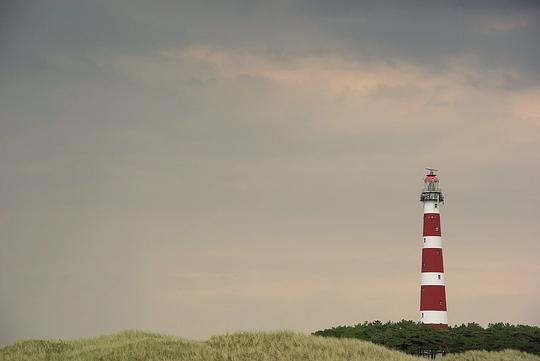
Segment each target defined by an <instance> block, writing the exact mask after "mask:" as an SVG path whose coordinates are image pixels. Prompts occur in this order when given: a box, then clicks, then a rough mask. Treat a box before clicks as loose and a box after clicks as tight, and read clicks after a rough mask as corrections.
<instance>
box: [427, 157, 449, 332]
mask: <svg viewBox="0 0 540 361" xmlns="http://www.w3.org/2000/svg"><path fill="white" fill-rule="evenodd" d="M427 170H428V171H429V173H428V174H427V175H426V178H425V179H424V189H422V194H421V195H420V201H421V202H423V204H424V232H423V243H422V245H423V247H422V281H421V286H420V321H421V322H422V323H425V324H429V325H431V327H433V328H435V329H448V316H447V310H446V292H445V283H444V267H443V253H442V239H441V217H440V212H439V205H440V204H441V203H443V202H444V196H443V194H442V191H441V189H440V188H439V178H438V177H437V175H436V174H435V172H436V171H437V170H436V169H431V168H427Z"/></svg>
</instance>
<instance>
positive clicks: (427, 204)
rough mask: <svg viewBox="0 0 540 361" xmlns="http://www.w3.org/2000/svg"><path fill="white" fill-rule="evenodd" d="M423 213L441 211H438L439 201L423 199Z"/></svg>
mask: <svg viewBox="0 0 540 361" xmlns="http://www.w3.org/2000/svg"><path fill="white" fill-rule="evenodd" d="M424 213H441V212H439V203H438V202H435V201H424Z"/></svg>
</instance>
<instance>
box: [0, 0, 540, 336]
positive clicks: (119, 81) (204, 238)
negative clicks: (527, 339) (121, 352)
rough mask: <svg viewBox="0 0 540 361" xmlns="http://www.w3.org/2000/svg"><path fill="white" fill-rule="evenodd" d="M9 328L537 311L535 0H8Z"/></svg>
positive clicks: (23, 331) (539, 83)
mask: <svg viewBox="0 0 540 361" xmlns="http://www.w3.org/2000/svg"><path fill="white" fill-rule="evenodd" d="M0 54H1V55H0V344H6V343H10V342H13V341H14V340H16V339H20V338H37V337H39V338H43V337H70V338H71V337H82V336H94V335H99V334H104V333H112V332H116V331H119V330H123V329H132V328H137V329H144V330H149V331H157V332H161V333H167V334H175V335H178V336H182V337H189V338H206V337H208V336H210V335H212V334H218V333H223V332H228V331H237V330H276V329H293V330H297V331H302V332H311V331H315V330H318V329H321V328H326V327H330V326H335V325H340V324H355V323H357V322H362V321H364V320H374V319H379V320H383V321H386V320H394V321H397V320H401V319H403V318H405V319H412V320H417V319H418V314H419V312H418V309H419V290H420V257H421V228H422V207H421V203H420V202H419V191H420V189H421V187H422V185H423V183H422V180H423V176H424V174H425V170H424V167H429V166H430V167H436V168H439V169H440V172H439V175H440V179H441V187H442V188H443V190H444V191H445V193H446V195H447V197H446V198H447V199H446V205H445V206H444V207H443V209H442V228H443V242H444V256H445V271H446V279H447V299H448V317H449V323H450V324H460V323H466V322H473V321H475V322H479V323H481V324H484V325H486V324H487V323H489V322H499V321H502V322H510V323H525V324H531V325H540V307H539V305H540V280H539V275H540V262H539V261H538V260H539V259H540V236H539V231H538V224H539V218H540V208H539V207H540V206H539V202H540V167H539V165H540V7H539V6H535V5H533V4H532V2H530V3H529V2H525V1H475V2H474V4H473V2H470V1H440V2H432V1H411V2H408V3H407V4H404V3H403V2H400V1H352V0H339V1H336V0H332V1H322V0H317V1H307V0H305V1H300V0H299V1H276V0H272V1H265V2H262V1H215V2H212V1H177V2H175V1H151V2H148V1H131V0H129V1H127V0H126V1H92V2H88V1H84V2H83V1H78V2H77V1H67V0H66V1H24V2H22V1H8V0H4V1H1V2H0Z"/></svg>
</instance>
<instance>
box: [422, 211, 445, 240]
mask: <svg viewBox="0 0 540 361" xmlns="http://www.w3.org/2000/svg"><path fill="white" fill-rule="evenodd" d="M440 235H441V217H440V214H439V213H425V214H424V236H440Z"/></svg>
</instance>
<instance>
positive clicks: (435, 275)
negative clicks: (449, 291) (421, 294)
mask: <svg viewBox="0 0 540 361" xmlns="http://www.w3.org/2000/svg"><path fill="white" fill-rule="evenodd" d="M421 285H422V286H444V273H439V272H422V283H421Z"/></svg>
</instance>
